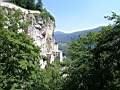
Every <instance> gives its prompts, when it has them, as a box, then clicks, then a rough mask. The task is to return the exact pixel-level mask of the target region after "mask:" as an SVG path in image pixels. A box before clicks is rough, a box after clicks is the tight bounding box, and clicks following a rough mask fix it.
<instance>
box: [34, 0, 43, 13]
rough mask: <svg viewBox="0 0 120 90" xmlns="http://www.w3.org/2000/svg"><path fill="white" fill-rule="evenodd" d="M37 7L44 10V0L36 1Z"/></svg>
mask: <svg viewBox="0 0 120 90" xmlns="http://www.w3.org/2000/svg"><path fill="white" fill-rule="evenodd" d="M36 9H37V10H40V11H42V9H43V3H42V0H38V1H37V3H36Z"/></svg>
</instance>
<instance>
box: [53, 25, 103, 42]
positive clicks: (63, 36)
mask: <svg viewBox="0 0 120 90" xmlns="http://www.w3.org/2000/svg"><path fill="white" fill-rule="evenodd" d="M100 30H101V27H97V28H94V29H89V30H83V31H77V32H73V33H64V32H61V31H56V32H55V33H54V38H55V39H56V42H57V43H67V42H70V41H72V40H75V39H78V38H79V37H80V36H83V35H86V34H87V33H89V32H99V31H100Z"/></svg>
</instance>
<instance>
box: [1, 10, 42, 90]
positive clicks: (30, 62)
mask: <svg viewBox="0 0 120 90" xmlns="http://www.w3.org/2000/svg"><path fill="white" fill-rule="evenodd" d="M20 15H21V12H20V11H19V10H18V11H16V12H15V13H9V14H7V13H6V12H5V10H4V8H0V89H1V90H18V89H23V90H41V89H42V90H43V88H44V87H43V86H44V85H43V83H42V82H43V79H44V78H43V74H42V73H41V70H40V66H39V60H40V55H39V54H40V52H39V48H38V47H36V46H35V45H34V44H33V41H32V39H30V37H29V36H28V35H27V34H26V32H22V33H19V32H18V30H19V29H23V30H24V31H25V30H26V28H27V25H28V24H29V23H28V22H26V21H23V22H24V23H22V22H21V21H20ZM25 22H26V23H25Z"/></svg>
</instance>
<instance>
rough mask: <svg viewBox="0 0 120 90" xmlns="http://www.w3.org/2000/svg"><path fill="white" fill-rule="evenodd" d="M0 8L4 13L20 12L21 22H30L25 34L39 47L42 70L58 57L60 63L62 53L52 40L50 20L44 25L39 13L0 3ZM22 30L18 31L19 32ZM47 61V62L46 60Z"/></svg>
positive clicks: (52, 26)
mask: <svg viewBox="0 0 120 90" xmlns="http://www.w3.org/2000/svg"><path fill="white" fill-rule="evenodd" d="M0 6H1V7H4V8H5V9H6V12H9V11H10V12H15V11H16V10H18V9H19V10H20V11H21V12H22V14H21V21H24V20H26V21H30V22H31V24H30V25H29V27H28V30H27V33H28V35H30V37H31V38H32V39H33V41H34V44H35V45H37V46H38V47H40V51H41V53H40V54H41V57H42V58H41V60H40V64H41V66H42V68H44V67H45V65H46V64H47V62H50V63H52V62H53V61H54V59H55V57H57V56H58V55H60V61H62V52H61V51H59V50H58V45H57V43H55V40H54V38H53V33H54V28H55V22H54V21H52V20H51V19H50V18H49V19H48V20H47V22H46V23H44V20H43V18H42V16H41V15H40V12H39V11H33V10H27V9H24V8H21V7H19V6H16V5H14V4H11V3H6V2H0ZM23 31H24V30H22V29H20V30H19V32H23ZM46 59H47V60H46Z"/></svg>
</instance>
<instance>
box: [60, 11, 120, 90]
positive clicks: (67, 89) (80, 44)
mask: <svg viewBox="0 0 120 90" xmlns="http://www.w3.org/2000/svg"><path fill="white" fill-rule="evenodd" d="M107 18H108V19H109V20H113V21H114V24H113V26H111V25H109V26H106V27H103V28H102V31H101V32H98V33H90V34H88V35H87V36H85V37H81V38H80V39H79V40H77V41H74V42H72V43H71V45H70V48H69V50H70V51H69V53H70V56H71V60H72V64H71V65H69V69H68V71H67V77H66V78H65V81H64V85H63V89H62V90H119V89H120V79H119V78H120V68H119V66H120V53H119V51H120V45H119V42H120V39H119V38H120V16H118V15H116V14H115V13H113V16H107Z"/></svg>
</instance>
